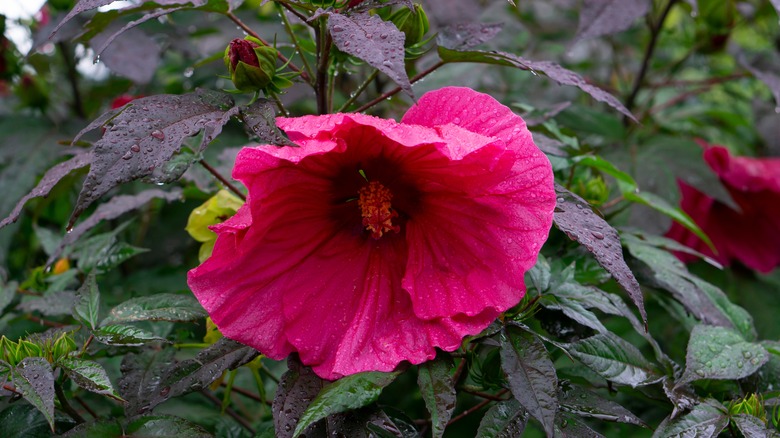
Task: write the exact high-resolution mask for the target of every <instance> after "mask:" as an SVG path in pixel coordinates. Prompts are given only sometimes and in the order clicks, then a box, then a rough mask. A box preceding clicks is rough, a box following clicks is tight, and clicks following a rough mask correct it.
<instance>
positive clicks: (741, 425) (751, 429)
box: [731, 414, 780, 438]
mask: <svg viewBox="0 0 780 438" xmlns="http://www.w3.org/2000/svg"><path fill="white" fill-rule="evenodd" d="M731 421H732V422H733V423H734V424H736V425H737V429H739V431H740V432H742V436H745V437H763V438H777V437H779V436H780V432H778V431H777V429H770V428H769V427H767V425H766V424H764V422H763V421H761V419H760V418H758V417H755V416H753V415H748V414H737V415H734V416H733V417H731Z"/></svg>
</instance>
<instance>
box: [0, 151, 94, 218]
mask: <svg viewBox="0 0 780 438" xmlns="http://www.w3.org/2000/svg"><path fill="white" fill-rule="evenodd" d="M91 162H92V156H91V155H90V154H88V153H85V152H81V151H79V153H77V154H76V155H75V156H74V157H72V158H70V159H69V160H67V161H63V162H62V163H60V164H57V165H56V166H54V167H52V168H51V169H49V170H48V171H47V172H46V173H45V174H44V175H43V178H41V180H40V181H39V182H38V185H36V186H35V188H34V189H32V190H30V193H28V194H26V195H25V196H24V197H23V198H22V199H20V200H19V202H18V203H17V204H16V206H15V207H14V209H13V211H11V213H10V214H9V215H8V216H7V217H6V218H4V219H3V220H2V221H0V228H3V227H5V226H6V225H8V224H10V223H13V222H16V220H17V219H19V215H20V214H21V213H22V208H23V207H24V204H26V203H27V201H29V200H30V199H32V198H39V197H42V196H46V195H48V194H49V192H51V189H53V188H54V186H56V185H57V183H58V182H60V180H61V179H62V178H64V177H65V176H66V175H68V174H69V173H70V172H72V171H74V170H75V169H80V168H82V167H85V166H87V165H89V164H90V163H91Z"/></svg>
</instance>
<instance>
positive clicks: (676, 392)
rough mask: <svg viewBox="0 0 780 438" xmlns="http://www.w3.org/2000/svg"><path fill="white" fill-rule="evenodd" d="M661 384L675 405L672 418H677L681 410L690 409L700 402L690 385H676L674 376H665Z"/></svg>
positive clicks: (667, 396)
mask: <svg viewBox="0 0 780 438" xmlns="http://www.w3.org/2000/svg"><path fill="white" fill-rule="evenodd" d="M661 386H662V387H663V389H664V394H666V398H668V399H669V401H670V402H672V405H673V406H674V409H672V413H671V414H670V415H669V417H670V418H672V419H674V418H676V417H677V415H679V414H680V413H681V412H687V411H690V410H691V408H692V407H694V406H696V404H697V403H699V399H698V397H697V396H696V394H695V393H694V392H693V388H691V386H690V385H675V382H674V380H673V379H672V378H665V379H664V380H663V382H662V385H661Z"/></svg>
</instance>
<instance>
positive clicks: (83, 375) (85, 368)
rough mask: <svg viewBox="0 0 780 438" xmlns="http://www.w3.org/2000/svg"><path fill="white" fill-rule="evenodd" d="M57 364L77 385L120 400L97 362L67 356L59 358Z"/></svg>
mask: <svg viewBox="0 0 780 438" xmlns="http://www.w3.org/2000/svg"><path fill="white" fill-rule="evenodd" d="M57 365H59V366H60V367H61V368H62V369H64V370H65V371H66V372H67V373H68V376H69V377H70V378H71V379H72V380H73V381H74V382H76V384H77V385H79V386H80V387H82V388H84V389H86V390H87V391H91V392H94V393H96V394H101V395H107V396H109V397H111V398H115V399H117V400H120V401H121V400H122V398H121V397H119V394H117V393H116V391H115V390H114V386H113V385H111V380H110V379H109V378H108V374H106V370H105V369H103V367H102V366H101V365H100V364H99V363H97V362H94V361H91V360H86V359H79V358H77V357H69V358H65V359H62V360H60V361H59V362H57Z"/></svg>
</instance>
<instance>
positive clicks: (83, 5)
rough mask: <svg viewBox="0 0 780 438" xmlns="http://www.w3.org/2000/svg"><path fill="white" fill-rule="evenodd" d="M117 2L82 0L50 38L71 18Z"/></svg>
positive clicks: (109, 0) (112, 0) (52, 32)
mask: <svg viewBox="0 0 780 438" xmlns="http://www.w3.org/2000/svg"><path fill="white" fill-rule="evenodd" d="M115 1H116V0H80V1H79V2H78V3H76V5H75V6H73V9H71V10H70V12H68V15H66V16H65V18H63V19H62V21H60V22H59V24H57V26H56V27H55V28H54V30H52V31H51V35H50V36H49V38H52V37H54V34H56V33H57V31H59V30H60V29H61V28H62V26H64V25H65V23H67V22H68V21H70V20H71V18H73V17H75V16H76V15H78V14H80V13H82V12H84V11H89V10H91V9H97V8H99V7H101V6H105V5H110V4H111V3H114V2H115Z"/></svg>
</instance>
